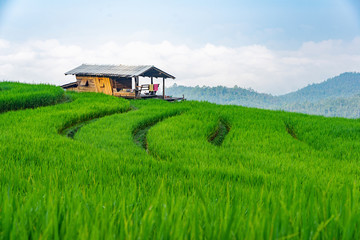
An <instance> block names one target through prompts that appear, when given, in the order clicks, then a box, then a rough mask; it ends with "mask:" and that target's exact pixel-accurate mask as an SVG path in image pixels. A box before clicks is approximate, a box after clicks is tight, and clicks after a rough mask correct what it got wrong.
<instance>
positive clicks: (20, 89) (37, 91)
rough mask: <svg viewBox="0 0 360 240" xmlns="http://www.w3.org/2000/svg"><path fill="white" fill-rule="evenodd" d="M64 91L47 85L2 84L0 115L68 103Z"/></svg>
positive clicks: (0, 89)
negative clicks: (12, 111)
mask: <svg viewBox="0 0 360 240" xmlns="http://www.w3.org/2000/svg"><path fill="white" fill-rule="evenodd" d="M66 100H67V98H66V97H65V94H64V90H63V89H62V88H60V87H55V86H52V85H46V84H24V83H16V82H0V113H1V112H6V111H11V110H18V109H25V108H36V107H40V106H47V105H52V104H57V103H60V102H64V101H66Z"/></svg>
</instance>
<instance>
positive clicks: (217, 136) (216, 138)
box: [208, 119, 230, 146]
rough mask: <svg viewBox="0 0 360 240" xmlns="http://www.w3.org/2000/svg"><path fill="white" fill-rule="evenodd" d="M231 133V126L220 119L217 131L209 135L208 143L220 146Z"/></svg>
mask: <svg viewBox="0 0 360 240" xmlns="http://www.w3.org/2000/svg"><path fill="white" fill-rule="evenodd" d="M229 131H230V124H229V123H227V122H226V121H225V120H224V119H220V120H219V123H218V125H217V127H216V128H215V130H214V131H213V132H212V133H211V134H210V135H209V137H208V141H209V142H210V143H211V144H213V145H215V146H220V145H221V144H222V143H223V141H224V139H225V137H226V135H227V134H228V133H229Z"/></svg>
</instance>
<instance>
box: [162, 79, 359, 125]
mask: <svg viewBox="0 0 360 240" xmlns="http://www.w3.org/2000/svg"><path fill="white" fill-rule="evenodd" d="M166 91H167V94H169V95H173V96H182V95H183V94H184V95H185V98H186V99H189V100H197V101H209V102H212V103H217V104H234V105H241V106H247V107H256V108H264V109H282V110H285V111H293V112H301V113H308V114H316V115H324V116H339V117H347V118H359V117H360V113H359V110H358V106H359V105H358V102H359V100H358V98H359V97H358V96H359V94H360V73H343V74H340V75H339V76H336V77H334V78H330V79H328V80H326V81H324V82H322V83H318V84H312V85H309V86H307V87H304V88H302V89H299V90H297V91H295V92H292V93H288V94H285V95H280V96H272V95H270V94H264V93H257V92H255V91H254V90H251V89H243V88H239V87H234V88H227V87H222V86H218V87H205V86H203V87H199V86H197V87H184V86H177V85H174V86H172V87H170V88H167V90H166Z"/></svg>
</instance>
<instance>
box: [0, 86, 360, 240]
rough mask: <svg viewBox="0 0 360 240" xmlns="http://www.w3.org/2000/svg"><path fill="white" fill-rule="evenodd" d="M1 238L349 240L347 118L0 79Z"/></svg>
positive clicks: (351, 168)
mask: <svg viewBox="0 0 360 240" xmlns="http://www.w3.org/2000/svg"><path fill="white" fill-rule="evenodd" d="M0 112H1V114H0V141H1V143H0V186H1V188H0V189H1V190H0V191H1V192H0V238H1V239H40V238H41V239H119V238H125V239H148V238H156V239H184V238H185V239H360V230H359V229H360V228H359V226H360V182H359V180H360V167H359V166H360V120H358V119H355V120H354V119H344V118H326V117H320V116H310V115H305V114H298V113H287V112H282V111H270V110H260V109H255V108H246V107H240V106H230V105H229V106H221V105H215V104H210V103H207V102H195V101H183V102H175V103H169V102H165V101H162V100H131V101H129V100H125V99H120V98H116V97H112V96H108V95H104V94H97V93H75V92H64V91H63V90H62V89H61V88H58V87H55V86H50V85H28V84H20V83H10V82H2V83H0Z"/></svg>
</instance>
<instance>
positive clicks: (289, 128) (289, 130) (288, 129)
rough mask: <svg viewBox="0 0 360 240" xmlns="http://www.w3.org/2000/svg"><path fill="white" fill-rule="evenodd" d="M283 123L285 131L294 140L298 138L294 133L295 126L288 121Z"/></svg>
mask: <svg viewBox="0 0 360 240" xmlns="http://www.w3.org/2000/svg"><path fill="white" fill-rule="evenodd" d="M284 124H285V128H286V132H287V133H288V134H289V135H290V136H291V137H293V138H294V139H296V140H299V138H298V137H297V135H296V131H295V128H294V126H293V125H292V124H290V123H287V122H284Z"/></svg>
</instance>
